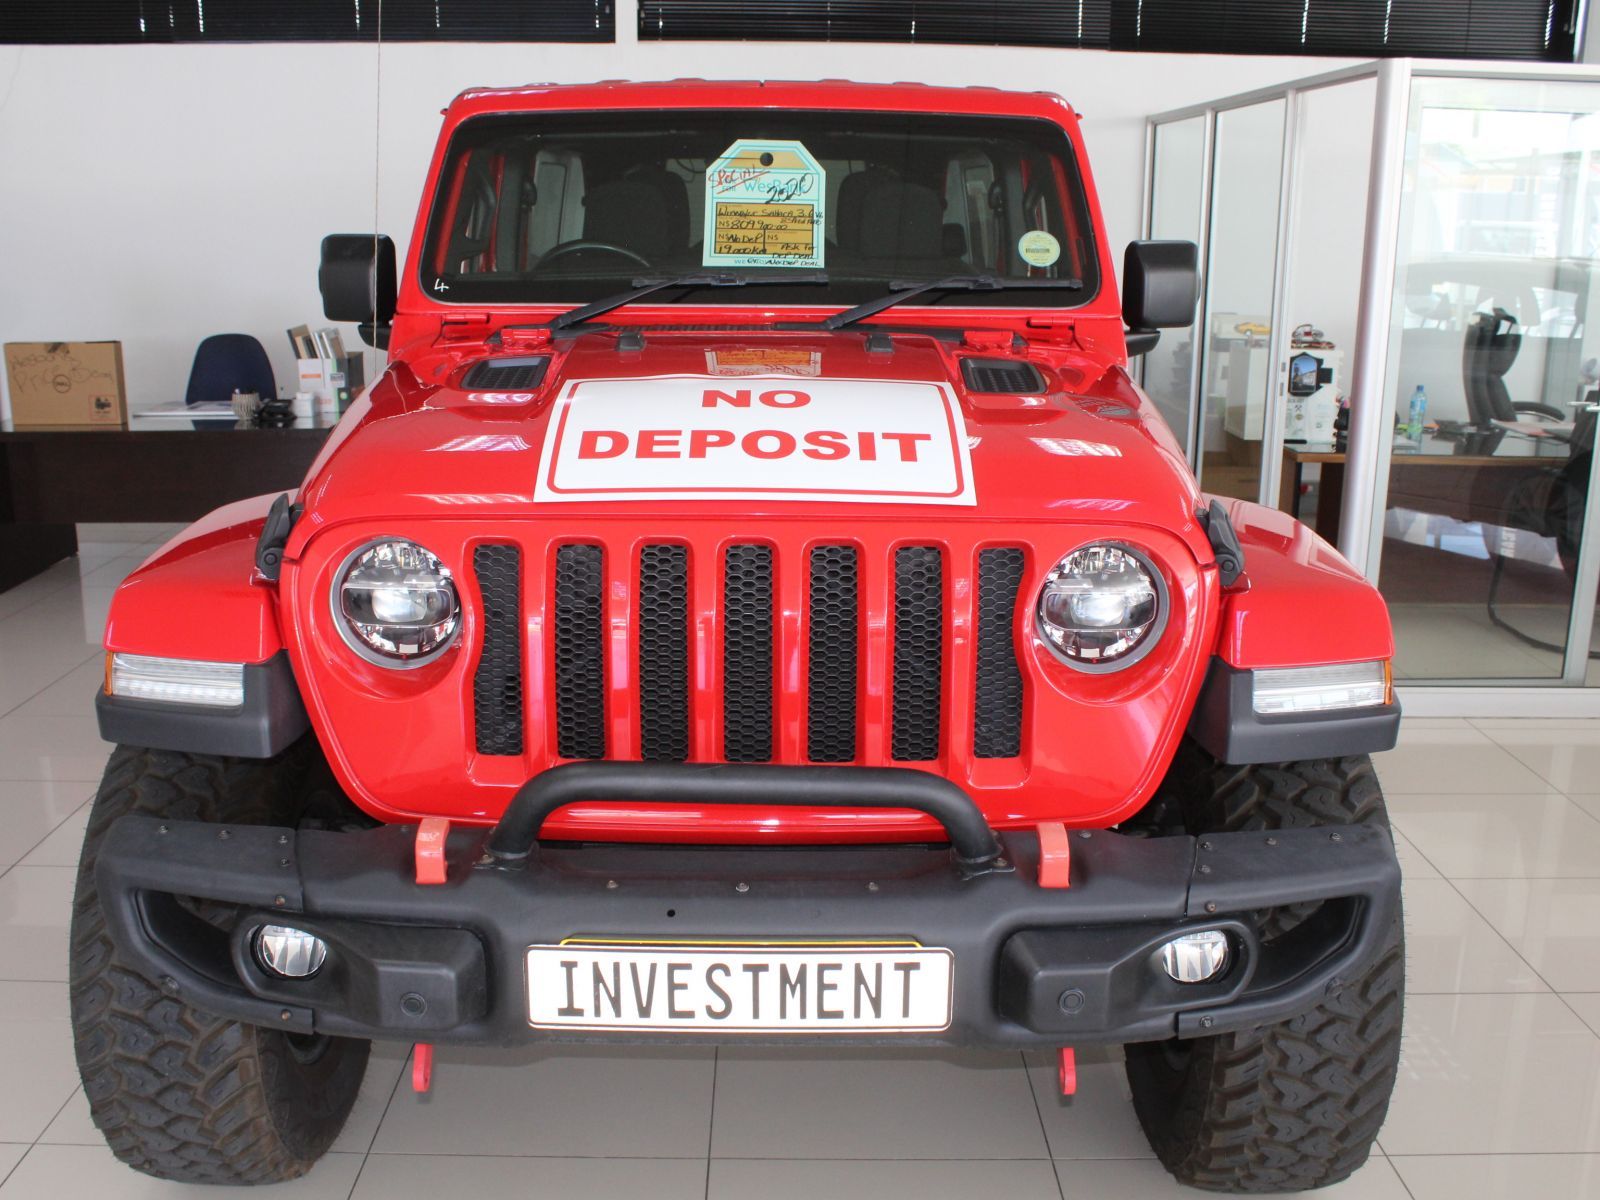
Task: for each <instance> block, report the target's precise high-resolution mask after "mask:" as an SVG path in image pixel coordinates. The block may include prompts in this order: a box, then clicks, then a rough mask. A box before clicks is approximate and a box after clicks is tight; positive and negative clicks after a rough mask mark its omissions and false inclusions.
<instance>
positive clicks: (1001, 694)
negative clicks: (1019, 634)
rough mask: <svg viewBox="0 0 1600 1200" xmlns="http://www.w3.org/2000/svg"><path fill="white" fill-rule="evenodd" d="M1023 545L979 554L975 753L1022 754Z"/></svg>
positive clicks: (989, 755)
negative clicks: (1019, 626)
mask: <svg viewBox="0 0 1600 1200" xmlns="http://www.w3.org/2000/svg"><path fill="white" fill-rule="evenodd" d="M1021 585H1022V550H1021V549H1020V548H1019V547H1016V546H1003V547H998V548H995V549H990V550H981V551H979V553H978V635H977V651H978V670H977V680H976V689H977V690H976V694H975V696H974V698H973V699H974V703H973V717H974V719H973V727H972V752H973V754H974V755H976V756H977V757H978V758H1015V757H1016V756H1017V755H1019V754H1021V753H1022V671H1021V669H1020V668H1019V666H1018V665H1017V643H1016V636H1015V633H1016V631H1015V624H1016V608H1017V589H1018V588H1019V587H1020V586H1021Z"/></svg>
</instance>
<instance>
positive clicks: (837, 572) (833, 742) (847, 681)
mask: <svg viewBox="0 0 1600 1200" xmlns="http://www.w3.org/2000/svg"><path fill="white" fill-rule="evenodd" d="M858 593H859V587H858V571H857V567H856V548H855V547H854V546H816V547H813V548H812V551H811V594H810V610H811V612H810V617H811V636H810V643H809V647H808V649H809V651H810V653H809V669H808V675H807V681H808V684H809V687H808V691H807V696H806V719H807V730H806V733H807V737H806V742H807V755H808V757H809V758H810V759H811V761H812V762H849V761H851V760H852V759H853V758H855V756H856V640H857V639H856V624H857V613H858V611H859V604H860V599H859V595H858Z"/></svg>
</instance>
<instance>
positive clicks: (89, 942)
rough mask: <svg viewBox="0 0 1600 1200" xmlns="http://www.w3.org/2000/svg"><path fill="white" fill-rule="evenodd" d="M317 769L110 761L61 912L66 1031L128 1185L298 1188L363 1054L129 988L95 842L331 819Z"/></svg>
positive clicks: (299, 762) (359, 1070) (292, 764)
mask: <svg viewBox="0 0 1600 1200" xmlns="http://www.w3.org/2000/svg"><path fill="white" fill-rule="evenodd" d="M326 769H327V768H326V765H325V764H324V763H323V762H322V756H321V753H320V751H319V750H318V748H317V746H316V744H315V742H314V741H313V740H312V739H311V738H310V737H307V738H304V739H302V741H301V742H300V743H299V744H297V745H296V746H294V747H292V748H291V749H289V750H288V751H285V752H284V753H283V754H282V755H279V756H278V757H277V758H275V759H270V760H252V759H237V758H212V757H207V756H204V755H198V754H177V753H171V752H168V751H161V750H144V749H139V748H135V747H130V746H120V747H118V748H117V749H116V751H115V752H113V754H112V755H111V761H110V762H109V763H108V764H107V766H106V773H105V778H104V779H103V780H102V781H101V784H100V791H99V794H98V795H97V796H96V797H95V800H94V808H93V809H92V811H91V813H90V817H89V828H88V833H87V835H86V836H85V838H84V844H83V858H82V860H81V862H80V864H79V867H78V884H77V891H76V893H75V895H74V897H73V902H72V939H71V945H72V963H71V989H70V990H71V998H72V1030H73V1040H74V1044H75V1047H76V1050H77V1056H78V1070H79V1072H80V1074H81V1075H82V1076H83V1087H84V1092H85V1093H86V1094H87V1095H88V1098H89V1110H90V1112H91V1114H92V1115H93V1117H94V1123H95V1125H96V1126H97V1127H98V1128H99V1130H100V1132H101V1133H102V1134H104V1135H105V1139H106V1142H107V1143H108V1144H109V1145H110V1147H111V1149H112V1151H113V1152H114V1153H115V1154H116V1156H117V1157H118V1158H119V1159H121V1160H122V1161H123V1162H125V1163H127V1164H128V1165H129V1166H131V1167H133V1168H134V1169H136V1170H139V1171H143V1172H144V1173H145V1174H147V1175H154V1176H156V1177H158V1178H161V1179H172V1180H178V1181H180V1182H184V1183H229V1184H251V1183H274V1182H277V1181H279V1180H285V1179H293V1178H295V1177H296V1176H299V1175H303V1174H305V1172H306V1171H308V1170H310V1168H311V1166H312V1164H313V1163H315V1162H316V1161H317V1159H318V1158H320V1157H321V1156H322V1154H323V1153H324V1152H325V1151H326V1150H327V1149H328V1147H329V1146H330V1145H331V1144H332V1143H333V1140H334V1138H336V1137H337V1136H338V1134H339V1130H340V1129H341V1128H342V1127H343V1125H344V1122H345V1118H346V1117H347V1116H348V1115H349V1113H350V1108H351V1105H353V1104H354V1103H355V1099H356V1093H357V1091H358V1090H359V1089H360V1087H361V1079H362V1076H363V1075H364V1074H365V1073H366V1069H367V1052H368V1049H369V1043H367V1042H364V1041H354V1040H350V1039H344V1038H327V1037H316V1036H313V1037H299V1036H295V1035H291V1034H287V1033H283V1032H279V1031H278V1030H271V1029H260V1028H257V1027H256V1026H253V1025H244V1024H241V1023H239V1022H237V1021H228V1020H224V1019H222V1018H220V1017H215V1016H212V1015H210V1014H209V1013H205V1012H202V1011H200V1010H199V1009H196V1008H192V1007H190V1006H189V1005H187V1004H185V1003H183V1002H182V1000H181V999H179V998H177V997H174V996H171V995H168V994H167V993H165V992H163V991H162V989H161V988H160V987H159V986H157V985H156V984H154V983H152V982H151V981H150V980H149V979H147V978H145V977H144V976H143V975H141V974H139V972H138V971H136V970H134V969H133V968H132V967H130V966H129V965H128V964H127V963H125V962H124V961H123V960H122V959H121V957H120V956H119V955H118V953H117V950H116V948H115V946H113V945H112V942H111V939H110V937H109V936H108V935H107V933H106V927H105V922H104V919H103V918H102V915H101V911H100V902H99V898H98V896H97V895H96V893H95V886H94V863H95V853H96V850H97V849H98V847H99V845H100V840H101V838H102V837H104V835H105V831H106V829H107V828H108V827H109V826H110V824H111V823H112V822H113V821H115V820H116V819H117V818H118V817H120V816H122V815H123V814H125V813H135V812H137V813H148V814H150V815H152V816H168V817H175V818H179V819H183V820H200V821H226V822H229V823H232V824H269V823H276V824H290V825H293V824H297V823H301V822H308V821H318V820H329V819H337V809H338V806H339V805H340V804H341V803H343V802H344V801H343V797H342V796H340V795H337V792H336V789H334V788H333V787H332V781H331V780H329V779H326V778H325V774H326ZM194 911H196V912H197V914H199V915H201V916H203V917H204V918H205V919H207V920H212V921H214V922H216V923H219V924H220V923H224V922H225V920H226V918H225V916H223V915H219V914H216V913H207V912H205V911H204V908H203V906H195V908H194Z"/></svg>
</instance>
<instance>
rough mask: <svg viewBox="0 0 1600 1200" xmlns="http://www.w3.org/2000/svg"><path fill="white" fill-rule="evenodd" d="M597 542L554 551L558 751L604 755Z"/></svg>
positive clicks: (602, 631)
mask: <svg viewBox="0 0 1600 1200" xmlns="http://www.w3.org/2000/svg"><path fill="white" fill-rule="evenodd" d="M601 565H602V555H601V551H600V547H599V546H586V545H573V546H562V547H560V548H559V549H558V550H557V551H556V598H555V610H556V611H555V673H556V752H557V753H558V754H560V755H561V757H562V758H604V757H605V753H606V719H605V682H606V681H605V670H606V659H605V626H604V615H605V614H604V612H603V605H602V591H601V574H600V571H601Z"/></svg>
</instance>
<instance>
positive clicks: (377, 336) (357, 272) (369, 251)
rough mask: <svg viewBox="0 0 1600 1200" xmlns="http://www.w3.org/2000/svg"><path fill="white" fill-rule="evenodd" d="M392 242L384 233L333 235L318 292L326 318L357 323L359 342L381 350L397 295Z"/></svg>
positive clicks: (328, 239) (325, 253) (325, 252)
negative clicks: (360, 339) (361, 341)
mask: <svg viewBox="0 0 1600 1200" xmlns="http://www.w3.org/2000/svg"><path fill="white" fill-rule="evenodd" d="M396 287H397V284H396V272H395V265H394V242H392V241H391V240H390V239H388V238H386V237H384V236H383V235H382V234H372V233H330V234H329V235H328V236H327V237H325V238H323V239H322V265H321V266H320V267H319V268H317V288H318V289H319V290H320V291H321V292H322V315H323V316H325V317H327V318H328V319H329V320H330V321H354V322H355V323H356V324H357V325H358V326H360V330H361V338H362V340H363V341H364V342H366V343H367V345H369V346H376V347H378V348H379V349H380V350H381V349H385V348H386V347H387V346H388V344H389V322H390V321H392V320H393V319H394V305H395V292H396Z"/></svg>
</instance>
